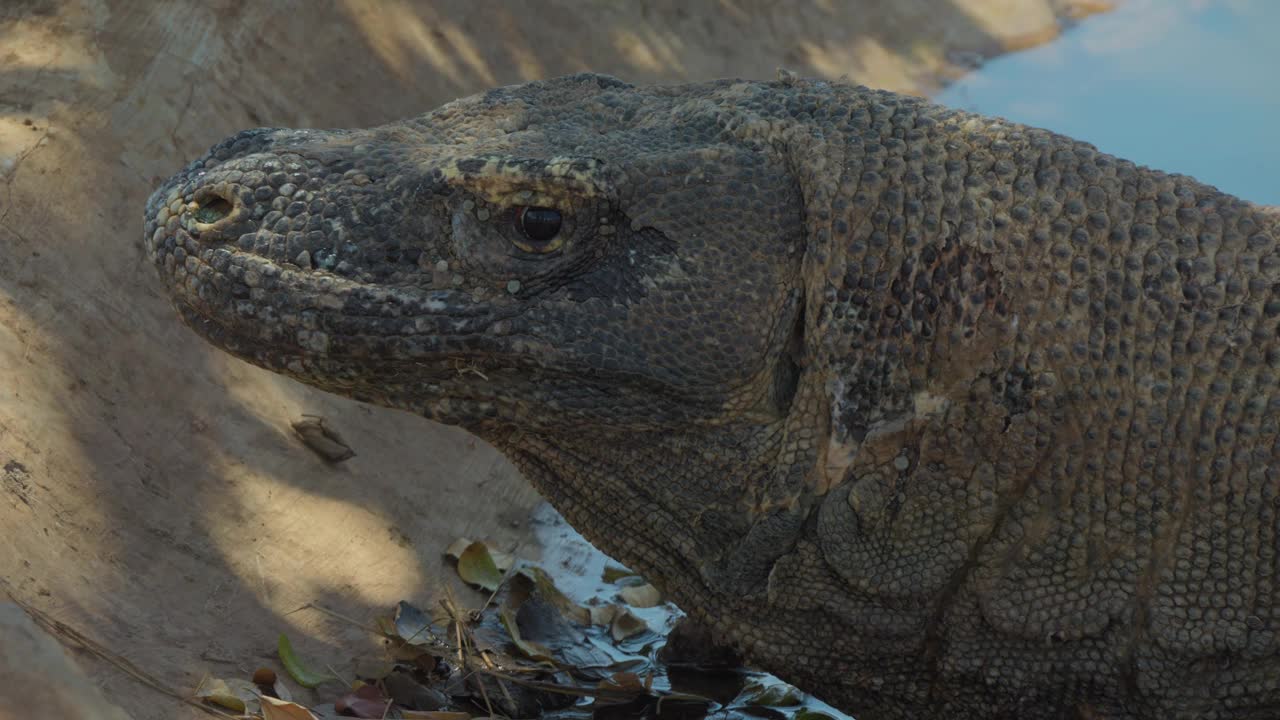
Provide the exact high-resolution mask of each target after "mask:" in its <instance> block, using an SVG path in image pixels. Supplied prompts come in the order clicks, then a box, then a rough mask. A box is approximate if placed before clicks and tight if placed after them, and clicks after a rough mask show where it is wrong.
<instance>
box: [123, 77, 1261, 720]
mask: <svg viewBox="0 0 1280 720" xmlns="http://www.w3.org/2000/svg"><path fill="white" fill-rule="evenodd" d="M1183 140H1184V141H1185V142H1189V143H1194V142H1195V138H1194V136H1191V135H1188V136H1186V137H1185V138H1183ZM1278 238H1280V218H1277V217H1276V216H1275V215H1272V214H1270V212H1269V211H1267V210H1265V209H1263V208H1260V207H1257V206H1254V205H1250V204H1249V203H1246V202H1243V201H1241V200H1237V199H1236V198H1233V197H1230V196H1227V195H1223V194H1222V193H1220V192H1218V191H1217V190H1215V189H1214V188H1212V187H1209V186H1207V185H1203V184H1201V183H1199V182H1196V181H1194V180H1192V179H1190V178H1187V177H1182V176H1178V175H1167V174H1164V173H1160V172H1156V171H1153V170H1148V169H1146V168H1143V167H1138V166H1136V165H1134V164H1133V163H1131V162H1126V161H1124V160H1119V159H1116V158H1114V157H1111V156H1108V155H1105V154H1103V153H1100V152H1098V151H1097V150H1096V149H1095V148H1093V147H1092V146H1090V145H1087V144H1085V143H1081V142H1076V141H1073V140H1070V139H1068V138H1066V137H1062V136H1060V135H1055V134H1053V133H1050V132H1046V131H1044V130H1037V129H1034V128H1030V127H1025V126H1022V125H1017V124H1014V123H1009V122H1005V121H1002V120H997V119H991V118H985V117H980V116H977V115H972V114H968V113H964V112H958V111H955V110H950V109H947V108H944V107H940V106H937V105H933V104H930V103H929V102H926V101H924V100H920V99H917V98H912V97H904V96H901V95H895V94H892V93H888V92H881V91H875V90H870V89H867V88H864V87H854V86H850V85H845V84H840V83H828V82H818V81H804V80H798V79H795V78H792V77H784V78H782V79H781V80H779V81H777V82H771V83H762V82H743V81H730V80H724V81H717V82H709V83H704V84H693V85H683V86H675V87H635V86H632V85H628V84H625V83H623V82H621V81H618V80H615V79H613V78H609V77H605V76H600V75H590V74H583V75H575V76H572V77H566V78H561V79H557V80H551V81H546V82H534V83H529V84H526V85H520V86H514V87H507V88H502V89H498V90H493V91H491V92H487V93H484V94H481V95H477V96H474V97H470V98H466V99H462V100H458V101H456V102H453V103H450V104H448V105H445V106H444V107H441V108H439V109H438V110H436V111H434V112H431V113H428V114H426V115H423V116H421V117H417V118H413V119H410V120H405V121H403V122H397V123H392V124H390V125H384V126H382V127H377V128H372V129H368V130H332V131H317V130H284V129H259V130H250V131H246V132H242V133H240V134H238V135H235V136H233V137H231V138H229V139H227V140H225V141H224V142H222V143H220V144H218V145H217V146H215V147H214V148H213V149H212V150H210V151H209V153H208V154H207V155H206V156H205V157H203V158H202V159H200V160H197V161H196V162H194V163H193V164H191V165H189V166H188V167H187V168H186V169H185V170H183V171H182V172H180V173H179V174H177V175H176V176H174V177H173V178H172V179H170V180H169V181H168V182H166V183H165V184H164V186H163V187H161V188H160V189H159V190H157V191H156V192H155V194H154V195H153V196H152V197H151V199H150V201H149V202H148V204H147V210H146V230H145V241H146V247H147V249H148V250H149V251H150V253H151V254H152V255H153V258H154V261H155V264H156V266H157V267H158V269H159V271H160V275H161V276H162V278H163V281H164V283H165V285H166V286H167V289H168V292H169V293H170V294H171V295H172V297H173V298H174V300H175V304H176V306H177V309H178V311H179V312H180V313H181V315H182V317H183V318H184V319H185V321H186V322H187V323H188V324H189V325H191V326H192V327H193V328H194V329H195V330H196V331H197V332H199V333H200V334H201V335H203V336H204V337H205V338H207V339H208V340H210V341H212V342H213V343H214V344H215V345H217V346H219V347H221V348H223V349H225V350H227V351H229V352H231V353H233V354H235V355H237V356H239V357H241V358H244V359H246V360H248V361H249V362H252V363H255V364H257V365H260V366H262V367H265V368H268V369H271V370H274V371H277V372H280V373H284V374H286V375H289V376H291V377H294V378H296V379H298V380H301V381H302V382H305V383H308V384H311V385H314V386H316V387H319V388H322V389H324V390H328V391H331V392H335V393H339V394H342V395H346V396H350V397H353V398H357V399H359V400H363V401H366V402H371V403H376V404H379V405H385V406H390V407H395V408H403V409H405V410H409V411H412V412H415V413H420V414H422V415H425V416H426V417H428V418H432V419H434V420H437V421H439V422H443V423H448V424H453V425H460V426H462V427H464V428H466V429H467V430H469V431H471V432H472V433H474V434H476V435H478V436H480V437H482V438H484V439H485V440H487V441H489V442H490V443H492V444H493V445H494V446H495V447H497V448H499V449H500V450H501V451H502V452H503V453H505V454H506V455H507V456H508V457H509V458H510V459H511V460H512V461H513V462H514V463H515V464H516V465H517V466H518V467H519V468H520V470H521V471H523V473H524V474H525V476H526V477H528V479H529V480H530V481H532V482H533V483H534V485H536V486H537V488H538V489H539V490H540V491H541V492H542V493H544V494H545V495H546V497H547V498H549V499H550V500H551V502H552V503H553V504H554V505H555V507H557V508H558V509H559V510H560V511H561V512H562V513H564V515H565V516H566V517H567V518H568V519H569V521H570V522H571V523H572V524H573V525H574V526H575V527H577V528H578V529H580V530H581V531H582V532H583V533H584V534H585V535H586V536H587V537H588V538H589V539H590V540H591V541H593V542H595V543H596V544H598V545H599V546H600V547H601V548H602V549H604V550H605V551H607V552H609V553H610V554H612V555H613V556H614V557H616V558H617V559H619V560H621V561H622V562H625V563H627V564H629V565H630V566H632V567H634V568H635V569H637V570H639V571H641V572H643V573H644V574H645V575H646V576H648V577H649V578H650V579H652V580H653V581H654V582H655V583H656V584H657V585H659V586H660V587H661V588H663V589H664V590H665V592H666V593H668V594H669V596H670V597H671V598H673V599H674V601H675V602H676V603H677V604H678V605H679V606H680V607H681V608H682V609H684V610H685V611H687V612H688V613H690V614H691V615H692V616H693V617H694V618H696V619H697V620H699V621H700V622H702V623H704V624H706V625H707V626H709V627H710V628H712V629H713V631H715V632H717V633H718V634H720V635H722V636H724V637H726V638H728V639H730V640H731V641H732V642H734V643H735V644H736V645H737V646H739V647H740V648H741V649H742V650H744V651H745V652H746V653H747V655H748V657H749V658H751V659H752V660H753V661H754V662H755V663H756V664H758V665H759V666H760V667H763V668H766V669H768V670H770V671H773V672H775V673H776V674H778V675H779V676H781V677H782V678H785V679H787V680H789V681H791V682H793V683H795V684H797V685H799V686H800V687H802V688H804V689H807V690H809V691H811V692H813V693H815V694H817V695H818V696H819V697H821V698H824V699H826V700H828V701H829V702H831V703H833V704H835V705H837V706H839V707H841V708H843V709H845V710H848V711H850V712H852V713H855V714H856V715H857V716H858V717H859V718H860V719H861V720H874V719H877V718H1022V719H1028V720H1033V719H1040V718H1193V717H1194V718H1255V719H1261V718H1277V717H1280V577H1278V572H1277V570H1278V562H1277V550H1278V547H1277V543H1278V541H1280V475H1278V474H1277V473H1280V470H1277V462H1276V461H1277V449H1276V448H1277V444H1276V443H1277V438H1278V437H1280V428H1278V427H1277V423H1278V420H1280V392H1278V391H1277V388H1278V387H1280V385H1278V383H1280V340H1277V330H1278V329H1280V292H1278V291H1280V250H1278V249H1277V239H1278Z"/></svg>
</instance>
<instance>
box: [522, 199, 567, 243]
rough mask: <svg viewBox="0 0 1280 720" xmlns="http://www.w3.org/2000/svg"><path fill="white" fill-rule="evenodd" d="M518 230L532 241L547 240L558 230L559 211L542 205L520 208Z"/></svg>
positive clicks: (541, 241)
mask: <svg viewBox="0 0 1280 720" xmlns="http://www.w3.org/2000/svg"><path fill="white" fill-rule="evenodd" d="M520 232H522V233H524V236H525V237H527V238H529V239H530V240H532V241H534V242H540V243H543V242H547V241H548V240H550V239H551V238H554V237H555V236H556V233H558V232H560V211H559V210H552V209H551V208H544V207H528V208H525V209H523V210H521V211H520Z"/></svg>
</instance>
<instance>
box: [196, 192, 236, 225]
mask: <svg viewBox="0 0 1280 720" xmlns="http://www.w3.org/2000/svg"><path fill="white" fill-rule="evenodd" d="M231 210H232V205H231V202H230V201H228V200H227V199H226V198H221V197H218V196H217V195H211V196H209V197H208V198H206V199H205V200H204V201H203V202H201V203H200V205H199V207H197V208H196V212H195V218H196V221H197V222H201V223H204V224H206V225H207V224H210V223H215V222H218V221H219V220H221V219H222V218H224V217H226V216H228V215H230V214H231Z"/></svg>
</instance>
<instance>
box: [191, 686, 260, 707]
mask: <svg viewBox="0 0 1280 720" xmlns="http://www.w3.org/2000/svg"><path fill="white" fill-rule="evenodd" d="M259 695H260V693H259V692H258V686H256V685H254V684H253V683H252V682H250V681H249V680H241V679H239V678H231V679H230V680H223V679H222V678H209V679H208V680H206V681H205V682H204V683H203V684H202V685H201V686H200V688H199V689H198V690H197V691H196V697H197V698H199V699H201V700H204V701H205V702H209V703H213V704H215V705H220V706H222V707H224V708H226V709H228V710H231V711H232V712H237V713H241V714H248V713H256V712H258V707H259V702H258V700H259Z"/></svg>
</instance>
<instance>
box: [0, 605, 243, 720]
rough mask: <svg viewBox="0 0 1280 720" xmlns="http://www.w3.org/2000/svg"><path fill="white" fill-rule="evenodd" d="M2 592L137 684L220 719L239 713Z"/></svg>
mask: <svg viewBox="0 0 1280 720" xmlns="http://www.w3.org/2000/svg"><path fill="white" fill-rule="evenodd" d="M4 591H5V594H6V595H8V596H9V599H10V600H12V601H13V603H14V604H15V605H17V606H18V607H20V608H22V610H23V611H24V612H26V613H27V615H29V616H31V619H32V620H33V621H35V623H36V624H37V625H39V626H40V627H42V628H44V629H45V630H46V631H47V632H49V633H50V634H51V635H54V636H55V637H58V638H60V639H62V640H64V641H67V640H69V641H71V642H72V643H74V645H75V646H77V647H79V648H81V649H83V650H85V651H86V652H88V653H90V654H91V655H94V656H96V657H98V658H100V659H102V660H105V661H106V662H108V663H110V664H111V665H113V666H115V668H116V669H117V670H119V671H121V672H123V673H124V674H125V675H128V676H129V677H131V678H133V679H134V680H136V681H138V682H139V683H142V684H143V685H146V686H147V687H149V688H151V689H152V690H155V691H156V692H158V693H160V694H162V695H167V696H169V697H171V698H173V699H174V700H178V701H181V702H184V703H186V704H188V705H191V706H192V707H196V708H199V709H201V710H203V711H205V712H207V713H209V714H210V715H213V716H216V717H221V718H238V717H240V716H239V715H232V714H231V713H228V712H224V711H222V710H219V709H217V708H215V707H212V706H209V705H206V704H205V703H203V702H201V701H200V700H198V699H196V698H195V697H188V696H186V695H183V694H182V693H179V692H178V691H177V690H174V689H172V688H170V687H168V686H166V685H165V684H164V683H162V682H160V680H158V679H157V678H156V677H155V676H153V675H151V674H150V673H148V672H147V671H145V670H143V669H142V668H140V667H138V666H137V665H134V664H133V663H131V662H129V660H127V659H126V658H124V657H123V656H121V655H120V654H118V653H116V652H113V651H111V650H110V649H108V648H107V647H105V646H103V645H102V644H101V643H99V642H98V641H96V640H94V639H93V638H91V637H89V636H88V635H85V634H84V633H82V632H80V631H79V630H77V629H75V628H74V627H71V626H70V625H68V624H66V623H64V622H62V621H61V620H56V619H54V618H53V617H51V616H50V615H48V614H47V613H45V612H44V611H43V610H37V609H36V608H35V607H33V606H31V605H28V604H27V603H25V602H23V601H22V600H20V599H18V598H17V597H15V596H14V595H13V593H12V592H10V591H9V589H8V588H7V587H6V588H4ZM200 682H201V685H203V684H204V681H203V680H201V681H200Z"/></svg>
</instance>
